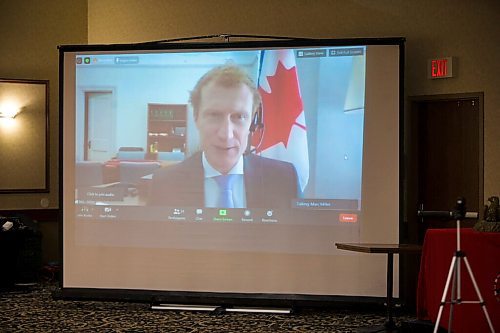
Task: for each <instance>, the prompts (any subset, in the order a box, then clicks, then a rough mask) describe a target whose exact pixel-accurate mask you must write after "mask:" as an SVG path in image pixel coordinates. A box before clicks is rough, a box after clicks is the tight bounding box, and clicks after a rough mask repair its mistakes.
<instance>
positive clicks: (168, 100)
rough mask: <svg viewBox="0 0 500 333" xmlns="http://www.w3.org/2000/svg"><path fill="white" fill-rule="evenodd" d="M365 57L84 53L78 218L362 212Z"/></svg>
mask: <svg viewBox="0 0 500 333" xmlns="http://www.w3.org/2000/svg"><path fill="white" fill-rule="evenodd" d="M365 53H366V48H365V47H363V46H358V47H344V48H332V47H329V48H315V49H279V50H251V51H218V52H216V51H214V52H204V53H200V52H187V53H186V52H184V53H147V54H130V53H127V54H105V55H100V54H98V55H85V54H78V55H76V117H77V118H76V147H75V149H76V162H75V172H76V179H75V189H76V191H75V192H76V198H75V202H76V204H77V205H78V206H80V209H79V210H78V209H77V210H76V214H77V216H78V217H79V218H90V219H113V218H115V217H116V216H117V215H122V216H123V215H124V214H125V215H127V216H128V217H130V218H131V219H135V218H139V216H141V217H145V218H146V219H147V220H165V219H167V220H177V221H207V220H208V221H225V220H229V221H233V220H237V221H240V220H243V221H253V220H254V219H255V220H259V221H262V220H264V221H269V222H278V223H279V222H282V221H283V219H284V217H285V216H286V215H287V213H289V212H290V211H296V210H325V211H328V210H330V211H331V210H333V211H339V212H340V211H345V212H346V213H345V214H343V215H342V218H344V219H347V220H356V219H357V214H355V213H354V214H351V212H352V211H354V212H356V211H358V210H360V209H361V204H362V203H361V180H362V160H363V120H364V103H365V101H364V92H365ZM222 178H229V182H230V184H229V185H230V186H231V187H230V189H229V190H227V189H223V186H225V185H222V184H221V183H220V179H222ZM226 185H227V184H226ZM224 192H225V194H224ZM228 192H229V195H228ZM224 195H226V196H228V197H229V202H227V201H228V199H226V201H224V198H223V196H224ZM256 217H257V218H256ZM122 218H123V217H122ZM354 222H355V221H354ZM329 223H331V222H329Z"/></svg>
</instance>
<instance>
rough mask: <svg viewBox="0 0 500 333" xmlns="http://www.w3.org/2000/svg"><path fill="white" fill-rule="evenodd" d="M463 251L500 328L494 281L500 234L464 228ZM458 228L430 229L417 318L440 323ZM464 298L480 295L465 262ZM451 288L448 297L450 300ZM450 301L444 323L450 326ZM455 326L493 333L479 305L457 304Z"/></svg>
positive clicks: (499, 257)
mask: <svg viewBox="0 0 500 333" xmlns="http://www.w3.org/2000/svg"><path fill="white" fill-rule="evenodd" d="M460 235H461V237H460V239H461V250H462V251H463V252H465V254H466V256H467V260H468V261H469V264H470V266H471V269H472V273H473V274H474V278H475V279H476V282H477V284H478V286H479V290H480V291H481V295H482V296H483V299H484V301H485V302H486V309H487V310H488V314H489V316H490V318H491V321H492V323H493V327H494V328H495V330H496V331H498V330H500V301H499V300H497V299H496V297H495V295H494V287H493V285H494V281H495V278H496V277H497V275H498V274H499V273H500V233H489V232H476V231H474V230H472V229H470V228H467V229H462V230H461V231H460ZM456 249H457V242H456V229H454V228H453V229H428V230H427V233H426V235H425V239H424V244H423V248H422V259H421V262H420V273H419V276H418V289H417V317H418V319H422V320H431V321H432V322H433V323H435V322H436V319H437V314H438V310H439V306H440V304H441V298H442V296H443V291H444V286H445V284H446V278H447V276H448V271H449V269H450V264H451V260H452V258H453V256H454V254H455V252H456ZM460 271H461V284H462V287H461V292H462V294H461V299H462V300H463V301H477V300H478V298H477V295H476V292H475V290H474V287H473V285H472V281H471V279H470V278H469V274H468V272H467V268H466V267H465V264H461V268H460ZM450 290H451V286H450V288H449V291H448V296H447V298H446V300H449V299H450V298H449V293H450ZM449 311H450V308H449V304H447V305H446V306H445V307H444V310H443V315H442V317H441V321H440V326H442V327H444V328H446V329H447V328H448V317H449ZM452 329H453V331H454V332H455V333H459V332H489V329H488V323H487V322H486V318H485V316H484V313H483V311H482V309H481V306H480V305H479V304H459V305H456V306H455V307H454V311H453V324H452Z"/></svg>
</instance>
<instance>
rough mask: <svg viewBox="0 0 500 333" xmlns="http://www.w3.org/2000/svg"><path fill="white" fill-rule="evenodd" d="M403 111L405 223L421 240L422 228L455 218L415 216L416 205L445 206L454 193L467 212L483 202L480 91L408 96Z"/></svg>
mask: <svg viewBox="0 0 500 333" xmlns="http://www.w3.org/2000/svg"><path fill="white" fill-rule="evenodd" d="M409 112H410V115H409V121H410V124H409V129H410V131H409V132H410V133H409V136H408V141H409V142H408V151H407V153H408V159H407V162H408V167H407V172H408V174H407V175H408V184H407V185H408V186H407V188H408V192H407V196H408V198H407V199H408V200H407V205H408V206H407V208H406V211H407V217H408V221H407V222H408V224H409V225H408V227H409V231H410V235H412V234H413V239H411V240H413V241H415V242H416V243H419V244H422V242H423V240H424V236H425V232H426V230H427V229H428V228H448V227H455V225H456V221H454V220H453V221H446V220H443V219H436V218H425V219H422V218H418V217H417V216H416V215H417V214H416V212H417V210H427V211H429V210H430V211H451V210H453V209H454V207H455V204H456V201H457V199H458V198H459V197H463V198H465V200H466V210H467V211H468V212H480V210H481V209H482V207H483V94H482V93H471V94H454V95H435V96H420V97H412V98H410V109H409ZM476 222H477V219H476V220H469V219H467V220H464V221H463V223H462V226H463V227H472V226H473V225H474V224H475V223H476ZM412 224H413V225H412ZM409 237H412V236H409Z"/></svg>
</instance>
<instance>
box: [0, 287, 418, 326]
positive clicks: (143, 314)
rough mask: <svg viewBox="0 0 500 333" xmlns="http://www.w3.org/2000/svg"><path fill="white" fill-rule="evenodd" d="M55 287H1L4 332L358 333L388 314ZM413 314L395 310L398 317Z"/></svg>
mask: <svg viewBox="0 0 500 333" xmlns="http://www.w3.org/2000/svg"><path fill="white" fill-rule="evenodd" d="M54 288H55V287H53V286H50V285H49V286H38V285H37V286H33V287H31V288H29V289H26V288H25V289H17V290H10V291H3V292H0V332H2V333H3V332H174V333H177V332H179V333H181V332H182V333H200V332H241V333H243V332H315V333H322V332H330V333H332V332H334V333H335V332H356V331H357V330H358V328H360V327H364V326H371V325H381V324H383V323H384V321H385V317H384V313H383V312H381V313H366V312H365V313H363V312H359V313H358V312H353V311H345V310H332V309H329V310H322V309H302V310H300V311H296V312H294V313H292V314H286V315H283V314H280V315H276V314H255V313H254V314H248V313H206V312H190V311H161V310H151V309H150V307H149V304H145V303H126V302H94V301H63V300H54V299H53V298H52V294H51V292H52V290H54ZM412 319H413V318H412V317H411V316H401V315H397V316H396V317H395V320H396V322H398V323H401V322H403V321H405V322H408V321H410V320H412Z"/></svg>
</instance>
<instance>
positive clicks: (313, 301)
mask: <svg viewBox="0 0 500 333" xmlns="http://www.w3.org/2000/svg"><path fill="white" fill-rule="evenodd" d="M355 45H367V46H369V45H395V46H398V47H399V64H398V67H399V203H398V204H399V240H400V242H401V240H404V239H407V238H408V235H406V234H404V230H407V228H404V227H403V221H404V197H405V184H404V179H405V178H404V174H405V172H404V170H405V167H404V153H403V152H404V139H403V138H404V135H403V134H404V133H403V132H404V97H405V96H404V66H405V38H403V37H388V38H352V39H303V38H299V39H290V40H265V41H262V40H259V41H235V42H233V41H231V42H217V43H206V42H188V43H185V42H181V43H162V42H158V43H155V42H148V43H136V44H108V45H61V46H59V47H58V48H59V66H60V67H59V83H60V84H59V96H60V98H59V142H61V144H60V145H59V165H60V172H59V193H60V195H59V207H60V209H59V220H60V221H61V222H60V224H59V236H60V239H61V242H60V257H61V260H62V263H61V269H62V272H64V260H63V259H64V241H63V239H64V211H63V209H64V203H63V193H64V177H63V170H62V169H63V165H64V155H65V149H64V144H63V142H64V140H63V138H64V136H63V134H64V133H63V132H64V131H63V124H64V121H63V120H64V101H63V94H64V54H65V53H66V52H93V51H134V50H137V51H141V50H152V51H154V50H188V49H197V50H198V49H206V50H213V49H228V50H229V49H242V50H244V49H250V48H271V47H275V48H279V47H307V46H318V47H320V46H332V47H334V46H355ZM332 246H334V243H333V242H332ZM63 275H64V274H62V275H61V279H60V284H59V287H60V290H59V292H58V293H57V296H59V297H61V298H63V299H99V300H126V301H144V302H153V301H162V302H166V301H168V302H176V303H190V304H194V303H196V304H213V303H214V302H215V303H216V304H222V305H242V304H244V305H263V306H271V305H272V306H309V305H325V304H331V303H332V302H334V303H338V302H340V303H349V302H359V301H360V300H361V301H362V302H367V303H371V302H381V301H383V297H371V296H361V297H360V296H343V295H333V296H332V295H309V294H281V293H279V294H273V293H232V292H229V293H228V292H197V291H163V290H149V289H144V290H135V289H134V290H132V289H113V288H104V289H101V288H72V287H64V280H63ZM399 276H400V290H401V289H402V288H404V286H405V281H404V279H403V277H404V276H405V275H404V272H403V271H402V269H400V270H399Z"/></svg>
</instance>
